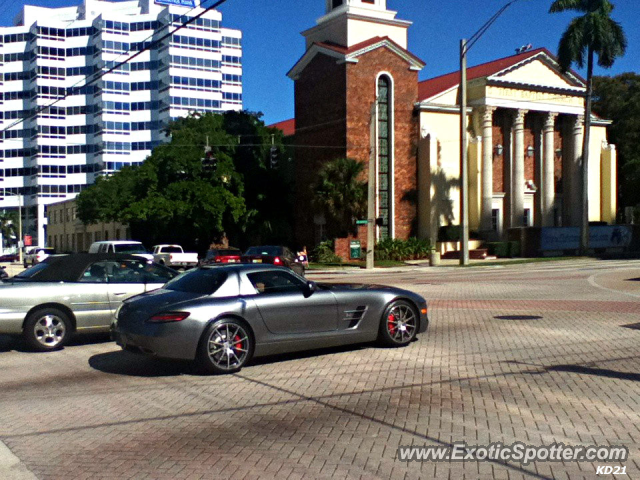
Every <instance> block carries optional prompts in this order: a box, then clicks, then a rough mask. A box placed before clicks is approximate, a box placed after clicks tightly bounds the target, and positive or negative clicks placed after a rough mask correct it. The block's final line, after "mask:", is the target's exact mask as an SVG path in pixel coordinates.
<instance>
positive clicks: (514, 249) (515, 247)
mask: <svg viewBox="0 0 640 480" xmlns="http://www.w3.org/2000/svg"><path fill="white" fill-rule="evenodd" d="M509 256H510V257H511V258H513V257H519V256H520V242H518V241H512V242H509Z"/></svg>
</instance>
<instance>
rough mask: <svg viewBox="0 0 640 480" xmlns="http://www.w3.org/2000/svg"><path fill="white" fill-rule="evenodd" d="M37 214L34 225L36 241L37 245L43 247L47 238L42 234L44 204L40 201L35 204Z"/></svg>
mask: <svg viewBox="0 0 640 480" xmlns="http://www.w3.org/2000/svg"><path fill="white" fill-rule="evenodd" d="M37 209H38V215H37V217H36V222H37V224H36V226H37V228H38V243H37V245H38V246H39V247H44V246H46V245H47V239H46V237H45V234H44V205H43V204H42V203H38V206H37Z"/></svg>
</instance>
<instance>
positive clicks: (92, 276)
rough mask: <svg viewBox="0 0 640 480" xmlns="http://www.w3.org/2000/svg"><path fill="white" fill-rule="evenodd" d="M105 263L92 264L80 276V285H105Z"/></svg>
mask: <svg viewBox="0 0 640 480" xmlns="http://www.w3.org/2000/svg"><path fill="white" fill-rule="evenodd" d="M107 263H108V262H96V263H92V264H91V265H89V266H88V267H87V269H86V270H85V271H84V273H83V274H82V275H81V276H80V279H79V281H80V282H82V283H107Z"/></svg>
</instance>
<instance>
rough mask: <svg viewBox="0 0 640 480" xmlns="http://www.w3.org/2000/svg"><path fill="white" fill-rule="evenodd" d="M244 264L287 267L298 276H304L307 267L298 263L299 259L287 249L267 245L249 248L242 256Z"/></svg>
mask: <svg viewBox="0 0 640 480" xmlns="http://www.w3.org/2000/svg"><path fill="white" fill-rule="evenodd" d="M242 263H269V264H271V265H277V266H280V267H287V268H290V269H291V270H293V271H294V272H295V273H297V274H298V275H301V276H304V271H305V267H304V265H302V264H301V263H299V262H298V257H297V256H296V255H294V253H293V252H292V251H291V250H290V249H289V248H287V247H283V246H275V245H265V246H261V247H249V249H248V250H247V251H246V252H245V253H244V255H243V256H242Z"/></svg>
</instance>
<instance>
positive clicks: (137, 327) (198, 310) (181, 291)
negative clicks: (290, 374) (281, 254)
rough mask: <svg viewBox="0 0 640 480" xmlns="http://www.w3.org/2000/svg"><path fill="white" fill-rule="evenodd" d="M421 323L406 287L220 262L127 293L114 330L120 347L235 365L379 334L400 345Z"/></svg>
mask: <svg viewBox="0 0 640 480" xmlns="http://www.w3.org/2000/svg"><path fill="white" fill-rule="evenodd" d="M427 325H428V318H427V302H426V300H425V299H424V298H422V297H421V296H420V295H417V294H415V293H413V292H409V291H407V290H401V289H398V288H393V287H385V286H375V285H355V284H354V285H350V284H316V283H315V282H310V281H305V280H304V279H303V278H301V277H299V276H298V275H296V274H295V273H293V272H292V271H291V270H289V269H285V268H283V267H276V266H272V265H225V266H217V267H216V266H210V267H209V266H207V267H201V268H199V269H197V270H191V271H189V272H185V273H183V274H181V275H180V276H178V277H176V278H175V279H173V280H171V281H170V282H169V283H167V284H166V285H165V286H164V287H163V288H161V289H159V290H156V291H154V292H149V293H146V294H142V295H138V296H136V297H132V298H130V299H128V300H126V301H125V302H123V304H122V306H121V307H120V309H119V310H118V312H117V313H116V323H115V324H114V326H113V332H112V334H113V337H114V339H115V340H116V342H117V343H118V344H119V345H120V346H121V347H122V348H123V349H126V350H131V351H136V352H143V353H146V354H150V355H157V356H159V357H165V358H176V359H186V360H196V361H197V362H198V363H199V364H200V365H201V366H202V367H203V368H204V369H205V370H207V371H209V372H212V373H231V372H237V371H238V370H240V369H241V368H242V367H243V366H244V365H246V363H247V362H248V361H249V360H250V359H251V358H252V357H254V356H256V357H257V356H262V355H269V354H275V353H283V352H292V351H298V350H311V349H314V348H322V347H329V346H337V345H346V344H351V343H361V342H369V341H373V340H376V339H377V340H379V341H380V342H381V343H383V344H385V345H388V346H391V347H401V346H405V345H407V344H409V343H410V342H411V341H412V340H413V339H414V338H415V337H416V335H417V334H418V333H422V332H425V331H426V330H427Z"/></svg>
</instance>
